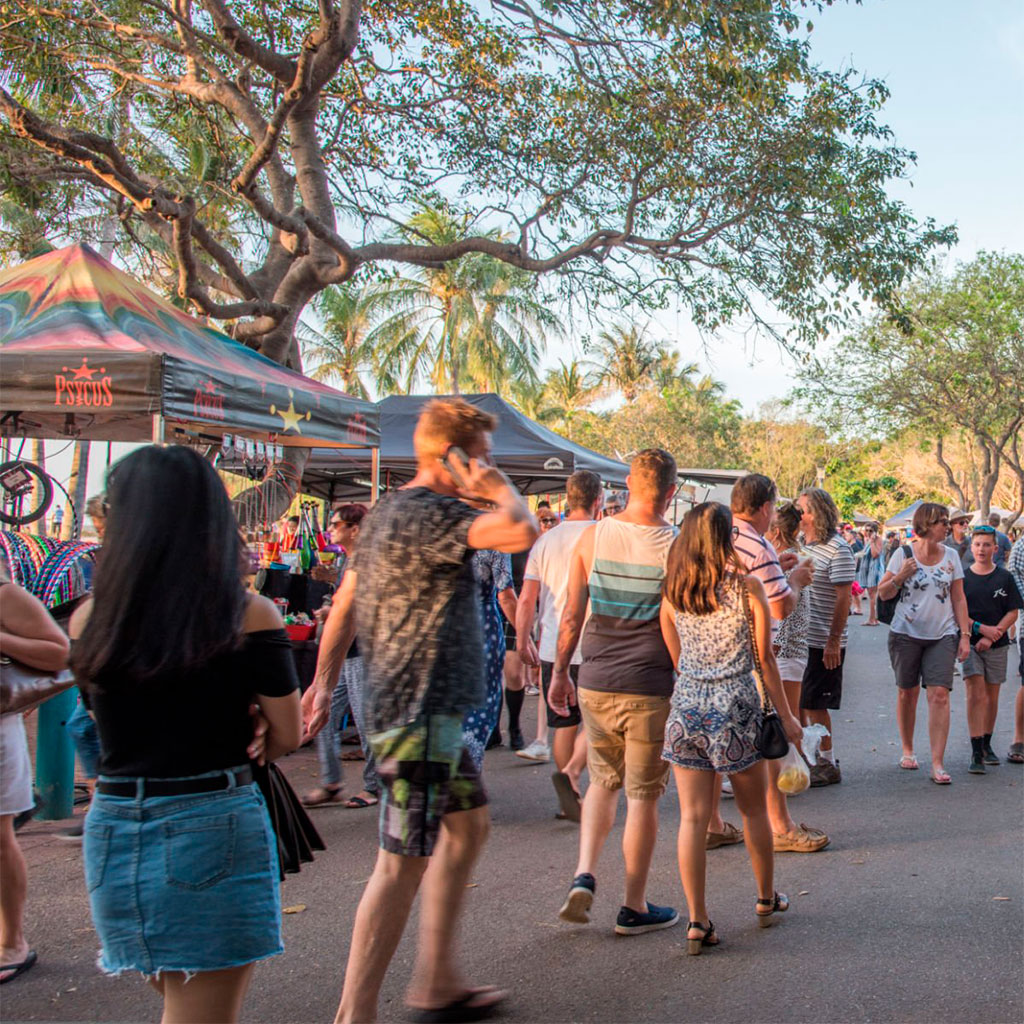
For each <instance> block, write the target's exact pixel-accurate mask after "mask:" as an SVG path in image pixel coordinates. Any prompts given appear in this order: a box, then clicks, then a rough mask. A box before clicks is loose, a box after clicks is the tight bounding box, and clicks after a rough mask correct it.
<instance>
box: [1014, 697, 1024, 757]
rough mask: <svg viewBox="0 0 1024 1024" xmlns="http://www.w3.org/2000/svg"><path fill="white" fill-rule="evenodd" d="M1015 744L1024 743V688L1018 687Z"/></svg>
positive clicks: (1015, 708) (1015, 712) (1015, 711)
mask: <svg viewBox="0 0 1024 1024" xmlns="http://www.w3.org/2000/svg"><path fill="white" fill-rule="evenodd" d="M1013 742H1014V743H1024V686H1018V687H1017V701H1016V703H1015V704H1014V706H1013Z"/></svg>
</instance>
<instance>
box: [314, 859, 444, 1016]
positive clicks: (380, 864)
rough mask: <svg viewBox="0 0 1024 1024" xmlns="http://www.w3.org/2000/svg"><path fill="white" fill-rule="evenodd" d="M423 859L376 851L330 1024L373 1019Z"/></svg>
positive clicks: (424, 862)
mask: <svg viewBox="0 0 1024 1024" xmlns="http://www.w3.org/2000/svg"><path fill="white" fill-rule="evenodd" d="M429 863H430V859H429V858H428V857H403V856H400V855H399V854H397V853H388V852H387V851H386V850H378V851H377V863H376V864H375V865H374V868H373V874H372V875H371V876H370V880H369V881H368V882H367V883H366V888H365V889H364V890H363V897H362V899H361V900H360V901H359V907H358V909H357V910H356V919H355V924H354V925H353V926H352V941H351V943H350V944H349V955H348V966H347V967H346V969H345V984H344V987H343V989H342V992H341V1004H340V1005H339V1007H338V1014H337V1016H336V1017H335V1018H334V1019H335V1022H336V1024H340V1022H344V1024H365V1022H367V1021H374V1020H376V1019H377V999H378V997H379V995H380V986H381V983H382V982H383V981H384V975H385V973H386V972H387V969H388V964H390V963H391V958H392V956H394V954H395V949H396V948H397V946H398V942H399V940H400V939H401V938H402V932H404V931H405V924H406V921H407V920H408V919H409V911H410V910H411V909H412V904H413V900H414V899H415V898H416V892H417V890H418V889H419V887H420V881H421V880H422V878H423V875H424V872H425V871H426V870H427V865H428V864H429Z"/></svg>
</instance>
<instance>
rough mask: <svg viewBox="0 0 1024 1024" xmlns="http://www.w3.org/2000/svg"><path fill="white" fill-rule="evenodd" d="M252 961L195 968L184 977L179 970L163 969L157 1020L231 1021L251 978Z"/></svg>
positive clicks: (185, 1023) (181, 1023)
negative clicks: (161, 1003)
mask: <svg viewBox="0 0 1024 1024" xmlns="http://www.w3.org/2000/svg"><path fill="white" fill-rule="evenodd" d="M253 966H254V965H253V964H243V965H242V966H241V967H228V968H226V969H225V970H222V971H199V972H197V973H196V974H193V975H192V976H191V977H190V978H189V979H188V981H186V980H185V973H184V972H183V971H165V972H164V973H163V974H161V975H160V985H159V988H160V989H162V993H163V997H164V1014H163V1017H161V1018H160V1020H161V1024H234V1022H235V1021H237V1020H238V1018H239V1017H240V1016H241V1015H242V1003H243V1001H244V1000H245V993H246V991H247V990H248V988H249V982H250V981H251V980H252V969H253Z"/></svg>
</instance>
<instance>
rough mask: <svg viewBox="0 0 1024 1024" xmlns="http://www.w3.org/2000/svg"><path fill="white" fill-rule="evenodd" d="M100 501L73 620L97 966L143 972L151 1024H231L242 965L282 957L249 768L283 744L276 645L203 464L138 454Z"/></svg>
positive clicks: (290, 691) (276, 623) (168, 453)
mask: <svg viewBox="0 0 1024 1024" xmlns="http://www.w3.org/2000/svg"><path fill="white" fill-rule="evenodd" d="M107 501H108V506H109V513H108V517H107V530H106V538H105V541H106V543H105V545H104V552H103V558H102V560H101V561H100V563H99V565H98V566H97V569H96V577H95V587H94V590H93V596H92V599H91V600H90V601H89V602H87V603H86V604H84V605H83V606H82V607H81V608H80V609H79V610H78V611H76V613H75V615H74V616H73V617H72V620H71V635H72V638H73V639H74V640H75V643H74V646H73V649H72V657H71V664H72V667H73V669H74V671H75V674H76V677H77V679H78V681H79V684H80V685H81V686H82V688H83V692H84V694H85V699H86V700H87V702H88V705H89V708H90V710H91V712H92V714H93V716H94V717H95V719H96V725H97V728H98V731H99V737H100V748H101V749H100V764H99V779H98V782H97V784H96V793H95V796H94V798H93V801H92V805H91V807H90V809H89V813H88V816H87V818H86V824H85V851H84V852H85V877H86V884H87V886H88V889H89V897H90V903H91V906H92V914H93V922H94V924H95V926H96V930H97V932H98V933H99V936H100V940H101V943H102V947H103V948H102V953H101V956H100V965H101V967H102V968H103V969H104V970H106V971H109V972H112V973H117V972H120V971H124V970H137V971H141V972H142V973H143V974H144V975H146V977H147V978H149V980H150V981H151V983H152V984H153V985H154V987H155V988H156V989H157V991H159V992H160V994H161V995H162V996H163V999H164V1016H163V1021H164V1022H165V1024H174V1022H184V1021H201V1020H202V1021H214V1020H215V1021H235V1020H237V1019H238V1016H239V1014H240V1012H241V1007H242V1000H243V998H244V996H245V991H246V988H247V986H248V983H249V979H250V975H251V970H252V965H253V963H254V962H255V961H257V960H261V959H263V958H265V957H269V956H273V955H275V954H277V953H280V952H281V951H282V945H281V934H280V895H279V882H278V864H277V844H276V841H275V838H274V835H273V832H272V830H271V825H270V820H269V818H268V816H267V810H266V806H265V804H264V802H263V797H262V796H261V794H260V792H259V790H258V788H257V787H256V785H255V784H253V782H252V771H251V768H250V765H249V760H250V757H256V758H258V759H262V758H266V759H268V760H273V759H274V758H276V757H279V756H281V755H282V754H284V753H286V752H288V751H289V750H292V749H294V748H295V747H296V746H298V744H299V741H300V738H301V731H302V729H301V714H300V709H299V700H298V694H297V692H296V691H297V682H296V678H295V669H294V666H293V663H292V659H291V649H290V645H289V643H288V638H287V636H286V634H285V632H284V629H283V623H282V621H281V617H280V615H279V613H278V612H277V609H276V608H275V607H274V605H273V604H272V603H271V602H270V601H268V600H266V599H265V598H262V597H257V596H252V595H249V596H247V595H246V594H245V592H244V591H243V588H242V576H241V574H242V568H243V551H242V542H241V537H240V535H239V530H238V524H237V522H236V520H235V517H234V514H233V512H232V510H231V505H230V503H229V501H228V497H227V494H226V492H225V490H224V486H223V484H222V483H221V481H220V480H219V479H218V477H217V474H216V473H215V472H214V470H213V468H212V467H211V466H210V464H209V463H208V462H206V461H205V460H204V459H202V458H201V457H200V456H199V455H198V454H196V453H195V452H193V451H191V450H190V449H187V448H181V447H174V446H171V447H167V448H159V447H155V446H153V447H148V448H142V449H140V450H139V451H136V452H133V453H132V454H131V455H129V456H127V457H126V458H125V459H122V460H121V461H120V462H119V463H117V465H115V466H114V468H113V469H112V470H111V472H110V474H109V478H108V484H107ZM253 703H256V704H258V706H259V713H260V715H261V716H262V718H263V719H264V720H265V723H266V730H265V732H264V733H262V734H261V736H260V738H259V739H254V729H253V718H252V715H251V705H252V704H253ZM186 982H187V983H186Z"/></svg>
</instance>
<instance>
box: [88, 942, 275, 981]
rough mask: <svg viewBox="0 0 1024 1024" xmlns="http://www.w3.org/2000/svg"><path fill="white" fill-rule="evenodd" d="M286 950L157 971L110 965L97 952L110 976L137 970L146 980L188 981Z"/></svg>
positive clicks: (101, 951)
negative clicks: (180, 978) (181, 977)
mask: <svg viewBox="0 0 1024 1024" xmlns="http://www.w3.org/2000/svg"><path fill="white" fill-rule="evenodd" d="M283 952H284V946H283V945H282V946H278V948H277V949H275V950H273V952H270V953H264V954H262V955H261V956H254V957H247V958H246V959H244V960H234V961H231V962H230V963H223V964H214V965H212V966H210V965H207V966H205V967H158V968H157V969H156V970H155V971H147V970H145V968H143V967H139V966H138V965H137V964H125V965H124V966H122V967H108V966H107V964H106V963H105V962H104V960H103V950H102V949H101V950H100V951H99V952H98V953H97V954H96V966H97V967H98V968H99V969H100V970H101V971H102V972H103V973H104V974H105V975H107V977H109V978H119V977H120V976H121V975H122V974H127V973H129V972H131V971H137V972H138V973H139V974H141V975H142V977H143V978H145V979H146V981H153V980H155V979H157V978H159V977H160V975H161V974H170V973H171V972H174V973H175V974H184V975H185V981H186V983H187V982H189V981H190V980H191V979H192V978H194V977H195V976H196V975H197V974H202V973H203V972H204V971H227V970H230V969H231V968H232V967H244V966H245V965H246V964H256V963H259V962H260V961H261V960H269V959H270V958H271V957H275V956H280V955H281V954H282V953H283Z"/></svg>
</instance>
